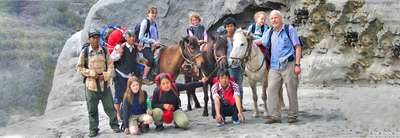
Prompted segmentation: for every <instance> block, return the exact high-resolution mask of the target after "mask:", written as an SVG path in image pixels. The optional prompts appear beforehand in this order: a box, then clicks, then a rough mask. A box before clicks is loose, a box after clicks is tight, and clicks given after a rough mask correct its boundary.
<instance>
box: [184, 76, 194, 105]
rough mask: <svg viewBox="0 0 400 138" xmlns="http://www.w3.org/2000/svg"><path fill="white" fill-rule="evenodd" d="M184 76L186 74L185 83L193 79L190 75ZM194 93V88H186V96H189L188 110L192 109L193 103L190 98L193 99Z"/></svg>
mask: <svg viewBox="0 0 400 138" xmlns="http://www.w3.org/2000/svg"><path fill="white" fill-rule="evenodd" d="M184 76H185V83H189V82H191V79H192V78H191V77H189V76H187V75H184ZM192 93H193V91H192V89H190V90H186V96H187V102H188V104H187V110H188V111H191V110H192V104H191V103H190V100H191V99H192Z"/></svg>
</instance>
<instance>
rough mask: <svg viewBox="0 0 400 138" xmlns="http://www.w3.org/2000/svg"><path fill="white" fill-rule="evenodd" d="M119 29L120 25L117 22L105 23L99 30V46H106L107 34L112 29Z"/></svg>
mask: <svg viewBox="0 0 400 138" xmlns="http://www.w3.org/2000/svg"><path fill="white" fill-rule="evenodd" d="M118 29H121V26H119V25H118V24H114V23H113V24H107V25H105V26H103V27H102V29H101V30H100V46H101V47H105V46H107V45H108V44H107V41H108V36H109V35H110V34H111V32H112V31H114V30H118Z"/></svg>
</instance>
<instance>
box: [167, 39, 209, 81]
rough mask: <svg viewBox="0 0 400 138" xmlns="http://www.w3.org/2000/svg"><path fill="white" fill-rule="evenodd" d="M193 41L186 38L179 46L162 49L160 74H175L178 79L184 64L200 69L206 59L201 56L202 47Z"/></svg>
mask: <svg viewBox="0 0 400 138" xmlns="http://www.w3.org/2000/svg"><path fill="white" fill-rule="evenodd" d="M193 39H194V38H191V37H184V38H182V40H181V41H180V42H179V44H177V45H172V46H166V47H165V48H163V49H161V51H160V58H159V67H160V72H170V73H173V74H174V78H175V79H176V77H177V76H178V74H179V73H180V69H181V67H182V64H183V63H184V62H187V63H189V64H191V65H193V66H195V67H200V66H201V64H202V63H203V62H204V59H203V57H202V56H201V52H200V46H199V45H198V43H197V42H194V41H193Z"/></svg>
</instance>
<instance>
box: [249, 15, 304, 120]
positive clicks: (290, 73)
mask: <svg viewBox="0 0 400 138" xmlns="http://www.w3.org/2000/svg"><path fill="white" fill-rule="evenodd" d="M270 21H271V24H272V28H271V29H269V30H268V31H267V32H266V33H264V35H263V37H262V38H261V39H260V40H256V41H255V43H256V44H258V45H260V44H262V45H264V46H265V47H267V48H268V49H269V50H270V51H271V68H270V71H269V75H268V82H269V85H268V88H267V92H268V108H269V111H270V117H268V118H267V120H266V122H265V123H266V124H272V123H280V122H281V106H280V101H279V97H278V94H279V89H280V88H281V87H282V84H283V83H284V84H285V85H286V91H287V94H288V97H289V113H288V123H294V122H297V112H298V100H297V88H298V83H299V79H298V75H299V74H300V72H301V68H300V58H301V45H300V40H299V37H298V35H297V31H296V29H295V28H294V27H293V26H290V25H285V24H283V19H282V14H281V12H279V11H277V10H273V11H271V13H270ZM271 31H272V32H271Z"/></svg>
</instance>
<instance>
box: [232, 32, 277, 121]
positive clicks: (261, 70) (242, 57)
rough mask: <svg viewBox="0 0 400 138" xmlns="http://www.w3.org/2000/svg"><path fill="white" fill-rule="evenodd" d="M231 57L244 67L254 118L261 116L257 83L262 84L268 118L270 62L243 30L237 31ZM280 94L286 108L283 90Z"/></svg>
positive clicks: (265, 112) (265, 111)
mask: <svg viewBox="0 0 400 138" xmlns="http://www.w3.org/2000/svg"><path fill="white" fill-rule="evenodd" d="M229 57H230V59H231V60H232V61H233V62H237V61H240V62H241V63H242V64H243V65H244V68H245V73H246V75H247V79H248V82H249V85H250V87H251V90H252V93H253V106H254V110H253V117H258V116H259V115H260V112H259V110H258V105H257V99H258V97H257V87H256V86H257V82H261V84H262V100H263V102H264V117H266V116H268V108H267V93H266V90H267V86H268V71H269V68H268V66H267V64H269V61H268V60H266V59H265V56H264V54H263V52H262V51H261V50H260V48H259V47H258V46H257V45H255V44H253V38H252V37H251V36H250V35H249V34H248V33H247V32H246V31H244V30H242V29H238V30H236V31H235V33H234V35H233V48H232V52H231V53H230V56H229ZM279 93H280V95H279V97H280V104H281V105H283V106H284V104H283V96H282V89H281V90H280V92H279Z"/></svg>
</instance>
